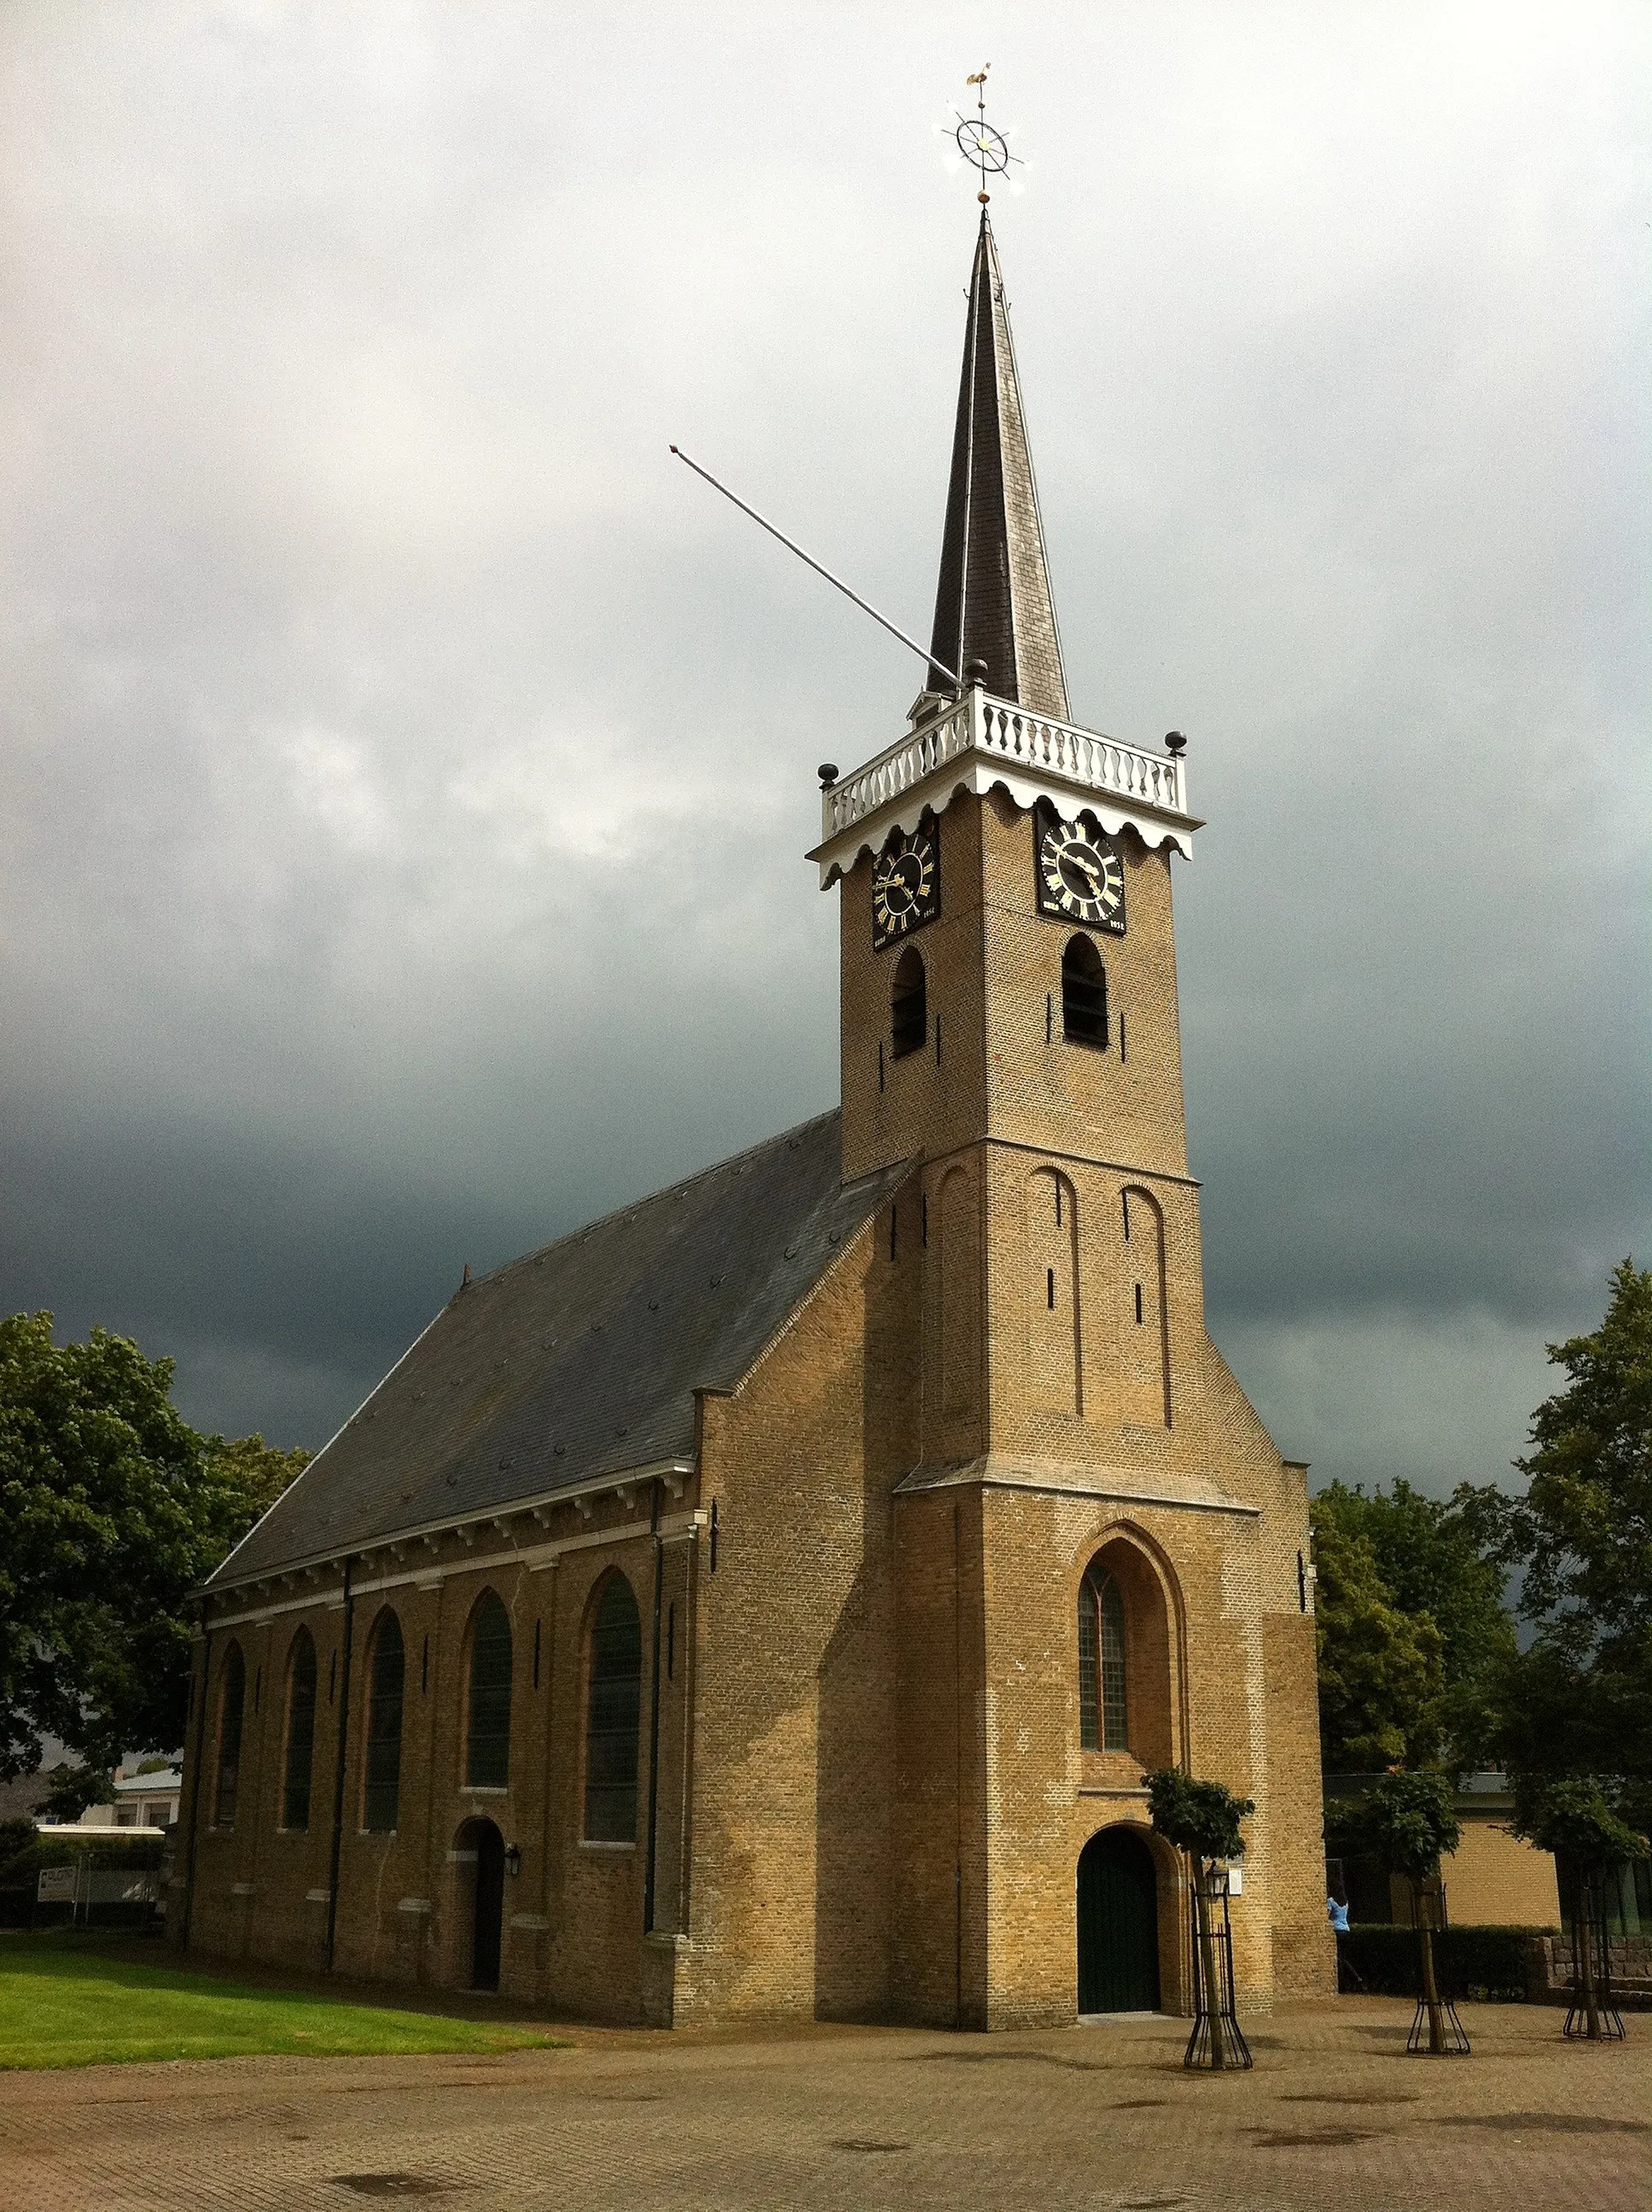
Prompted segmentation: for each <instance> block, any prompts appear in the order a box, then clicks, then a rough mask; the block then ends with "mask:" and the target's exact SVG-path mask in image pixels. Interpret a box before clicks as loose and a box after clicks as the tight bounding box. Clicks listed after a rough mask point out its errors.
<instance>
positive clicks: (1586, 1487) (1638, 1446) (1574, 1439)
mask: <svg viewBox="0 0 1652 2212" xmlns="http://www.w3.org/2000/svg"><path fill="white" fill-rule="evenodd" d="M1549 1358H1550V1359H1551V1361H1552V1363H1553V1364H1555V1365H1556V1366H1558V1367H1563V1368H1564V1370H1566V1374H1567V1376H1568V1378H1569V1379H1568V1381H1567V1383H1566V1385H1565V1387H1564V1389H1560V1390H1558V1391H1557V1392H1556V1393H1555V1395H1553V1396H1552V1397H1551V1398H1548V1399H1546V1401H1544V1403H1543V1404H1542V1405H1541V1406H1540V1407H1538V1409H1537V1411H1536V1413H1534V1415H1533V1417H1532V1426H1531V1440H1532V1444H1533V1449H1532V1451H1531V1452H1530V1453H1529V1455H1527V1457H1526V1458H1524V1459H1521V1460H1519V1461H1517V1462H1515V1464H1516V1466H1517V1467H1518V1468H1520V1469H1521V1473H1522V1474H1525V1475H1527V1478H1528V1482H1527V1490H1526V1493H1525V1495H1524V1496H1523V1497H1521V1498H1513V1499H1509V1500H1506V1501H1504V1503H1503V1509H1502V1512H1501V1516H1500V1520H1501V1526H1500V1530H1499V1535H1500V1541H1501V1546H1502V1551H1503V1557H1504V1559H1505V1560H1506V1561H1507V1562H1508V1563H1509V1564H1510V1565H1518V1566H1519V1567H1520V1568H1521V1570H1522V1571H1523V1583H1522V1588H1521V1601H1520V1609H1521V1613H1523V1614H1525V1615H1526V1617H1527V1619H1528V1620H1532V1621H1533V1622H1534V1623H1535V1624H1536V1626H1537V1630H1538V1633H1537V1637H1536V1638H1535V1641H1534V1643H1533V1644H1532V1646H1531V1648H1530V1649H1529V1650H1527V1651H1526V1652H1524V1653H1523V1654H1521V1656H1519V1657H1518V1658H1517V1659H1515V1660H1513V1661H1511V1662H1510V1663H1509V1665H1508V1667H1507V1668H1505V1670H1504V1689H1503V1699H1504V1723H1503V1747H1504V1755H1505V1759H1506V1761H1507V1763H1508V1765H1509V1767H1510V1769H1511V1770H1512V1771H1514V1772H1515V1774H1516V1776H1517V1777H1518V1776H1522V1775H1524V1776H1531V1777H1534V1778H1538V1779H1549V1780H1553V1779H1558V1778H1564V1777H1567V1776H1575V1777H1582V1776H1589V1775H1609V1776H1613V1777H1615V1778H1617V1781H1616V1784H1614V1786H1615V1787H1616V1788H1617V1790H1619V1796H1620V1797H1621V1800H1622V1802H1623V1803H1624V1804H1625V1806H1626V1807H1629V1808H1635V1811H1636V1818H1637V1823H1638V1824H1639V1825H1645V1822H1646V1819H1647V1815H1648V1812H1649V1808H1652V1273H1649V1272H1647V1271H1645V1270H1643V1269H1637V1267H1635V1265H1634V1263H1633V1261H1630V1260H1625V1261H1623V1262H1622V1263H1621V1265H1620V1266H1619V1267H1615V1268H1614V1269H1613V1274H1612V1293H1611V1297H1610V1299H1609V1302H1608V1304H1607V1307H1606V1316H1605V1318H1604V1320H1603V1321H1602V1322H1601V1324H1600V1328H1598V1329H1596V1330H1594V1332H1593V1333H1592V1334H1589V1335H1587V1336H1577V1337H1573V1338H1571V1339H1570V1340H1569V1341H1568V1342H1566V1343H1564V1344H1552V1345H1551V1346H1549Z"/></svg>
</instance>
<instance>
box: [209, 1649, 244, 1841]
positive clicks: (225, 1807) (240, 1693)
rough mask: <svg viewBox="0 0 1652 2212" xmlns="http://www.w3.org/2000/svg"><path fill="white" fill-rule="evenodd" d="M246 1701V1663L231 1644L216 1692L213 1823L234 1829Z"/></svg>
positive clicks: (239, 1652)
mask: <svg viewBox="0 0 1652 2212" xmlns="http://www.w3.org/2000/svg"><path fill="white" fill-rule="evenodd" d="M245 1705H246V1661H245V1660H244V1659H243V1658H242V1657H241V1647H240V1644H231V1645H230V1647H229V1649H228V1651H227V1652H226V1653H225V1654H224V1680H223V1687H222V1689H221V1690H220V1691H219V1692H218V1776H217V1787H216V1790H215V1791H214V1792H213V1800H212V1825H213V1826H214V1827H215V1828H233V1827H234V1825H235V1797H236V1793H237V1790H239V1787H240V1773H241V1714H242V1711H243V1708H244V1707H245Z"/></svg>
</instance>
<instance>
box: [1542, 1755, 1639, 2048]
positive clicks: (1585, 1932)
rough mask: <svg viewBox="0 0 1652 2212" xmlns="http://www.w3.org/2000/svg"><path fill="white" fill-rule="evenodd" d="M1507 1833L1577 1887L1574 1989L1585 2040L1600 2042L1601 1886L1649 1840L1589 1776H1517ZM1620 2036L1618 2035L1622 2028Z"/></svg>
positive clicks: (1601, 2029) (1575, 1902)
mask: <svg viewBox="0 0 1652 2212" xmlns="http://www.w3.org/2000/svg"><path fill="white" fill-rule="evenodd" d="M1511 1832H1512V1833H1513V1834H1515V1835H1516V1836H1524V1837H1525V1838H1527V1841H1528V1842H1530V1843H1534V1844H1536V1845H1537V1847H1538V1849H1539V1850H1540V1851H1552V1852H1553V1854H1554V1856H1555V1859H1556V1861H1557V1863H1558V1864H1559V1866H1560V1867H1562V1868H1563V1869H1565V1870H1566V1871H1567V1872H1568V1873H1569V1874H1570V1875H1571V1877H1572V1879H1573V1881H1574V1882H1575V1884H1576V1890H1575V1893H1574V1903H1573V1910H1572V1953H1573V1957H1574V1959H1575V1960H1576V1974H1577V1979H1576V1983H1575V1984H1574V1987H1575V1988H1576V1989H1577V1990H1579V1992H1580V1994H1581V1995H1582V2000H1583V2016H1584V2020H1585V2022H1586V2024H1587V2025H1586V2033H1587V2034H1588V2039H1589V2041H1590V2042H1591V2043H1598V2042H1599V2041H1600V2039H1601V2036H1602V2033H1603V2027H1602V2022H1601V2017H1600V2010H1601V2008H1600V1984H1599V1981H1598V1979H1597V1976H1596V1964H1597V1962H1596V1958H1595V1914H1596V1911H1598V1909H1599V1901H1600V1881H1601V1880H1602V1878H1603V1877H1604V1875H1605V1874H1606V1869H1607V1868H1608V1867H1609V1866H1611V1865H1612V1864H1613V1863H1614V1862H1622V1861H1625V1860H1628V1859H1643V1858H1644V1857H1646V1856H1647V1850H1648V1844H1647V1839H1646V1838H1645V1837H1644V1836H1643V1835H1637V1833H1636V1832H1635V1830H1634V1829H1633V1828H1631V1826H1629V1824H1628V1822H1627V1821H1626V1820H1623V1819H1622V1818H1621V1817H1620V1816H1619V1810H1618V1808H1617V1806H1615V1805H1614V1804H1613V1802H1612V1800H1611V1798H1610V1797H1609V1796H1608V1795H1607V1792H1606V1789H1605V1787H1604V1786H1603V1785H1602V1784H1601V1783H1600V1781H1599V1780H1598V1779H1597V1778H1594V1777H1592V1776H1591V1777H1589V1778H1587V1779H1583V1778H1577V1779H1573V1780H1570V1781H1562V1782H1540V1781H1539V1780H1537V1779H1536V1778H1534V1777H1533V1776H1530V1775H1523V1776H1521V1778H1520V1780H1519V1782H1518V1784H1516V1788H1515V1818H1514V1820H1513V1822H1512V1824H1511ZM1618 2032H1619V2033H1621V2032H1622V2031H1621V2027H1619V2031H1618Z"/></svg>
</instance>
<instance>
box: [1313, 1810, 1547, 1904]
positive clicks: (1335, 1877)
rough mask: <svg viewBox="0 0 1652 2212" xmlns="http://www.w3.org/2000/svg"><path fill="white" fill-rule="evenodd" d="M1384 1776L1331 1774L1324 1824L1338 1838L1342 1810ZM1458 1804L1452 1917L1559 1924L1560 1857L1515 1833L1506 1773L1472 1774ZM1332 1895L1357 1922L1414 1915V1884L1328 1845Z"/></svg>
mask: <svg viewBox="0 0 1652 2212" xmlns="http://www.w3.org/2000/svg"><path fill="white" fill-rule="evenodd" d="M1381 1780H1382V1776H1381V1775H1378V1774H1327V1776H1326V1778H1325V1815H1326V1818H1325V1825H1326V1830H1327V1838H1331V1839H1333V1844H1334V1839H1335V1838H1336V1835H1337V1826H1338V1823H1337V1817H1336V1816H1337V1813H1338V1811H1339V1809H1341V1810H1343V1811H1344V1812H1345V1810H1346V1808H1347V1807H1348V1806H1349V1805H1350V1804H1351V1802H1352V1801H1354V1800H1356V1799H1357V1798H1359V1797H1363V1796H1364V1794H1365V1792H1366V1791H1367V1790H1370V1788H1371V1787H1372V1786H1373V1785H1374V1784H1376V1783H1377V1782H1380V1781H1381ZM1455 1811H1456V1814H1457V1818H1458V1820H1459V1821H1460V1822H1461V1826H1462V1838H1461V1841H1460V1843H1459V1844H1458V1845H1457V1848H1456V1850H1455V1851H1452V1852H1450V1853H1449V1855H1448V1856H1447V1857H1444V1858H1442V1860H1441V1862H1440V1874H1441V1878H1442V1881H1443V1882H1444V1884H1445V1894H1446V1914H1447V1917H1448V1919H1449V1920H1450V1921H1451V1922H1452V1923H1455V1925H1456V1926H1458V1927H1473V1928H1558V1926H1559V1924H1560V1890H1559V1881H1558V1875H1557V1872H1556V1869H1555V1862H1554V1856H1553V1854H1552V1852H1550V1851H1540V1850H1538V1848H1537V1846H1536V1844H1528V1843H1527V1841H1526V1840H1525V1838H1523V1837H1521V1836H1516V1835H1515V1834H1514V1833H1513V1832H1512V1828H1511V1824H1512V1822H1513V1820H1514V1814H1515V1801H1514V1796H1513V1795H1512V1792H1511V1790H1510V1789H1509V1778H1508V1776H1507V1775H1506V1774H1494V1773H1485V1774H1469V1775H1465V1776H1464V1777H1463V1778H1462V1780H1461V1782H1460V1784H1458V1787H1457V1790H1456V1795H1455ZM1326 1883H1327V1893H1329V1894H1330V1895H1332V1896H1334V1897H1338V1898H1340V1899H1342V1901H1343V1902H1344V1903H1345V1904H1346V1905H1348V1907H1349V1917H1350V1918H1351V1919H1353V1920H1356V1921H1363V1922H1365V1923H1379V1924H1380V1923H1383V1922H1395V1923H1404V1922H1407V1921H1409V1920H1410V1918H1411V1887H1410V1885H1409V1883H1408V1882H1407V1881H1406V1880H1405V1878H1404V1877H1403V1876H1402V1875H1389V1874H1388V1872H1387V1871H1386V1870H1385V1869H1384V1868H1383V1867H1382V1863H1381V1862H1380V1861H1379V1860H1378V1859H1377V1858H1376V1857H1375V1855H1374V1854H1372V1853H1370V1852H1367V1851H1361V1850H1357V1849H1351V1848H1349V1846H1348V1844H1347V1843H1346V1842H1345V1841H1344V1842H1343V1844H1342V1847H1341V1849H1340V1850H1338V1849H1335V1848H1334V1847H1332V1848H1329V1849H1328V1850H1327V1858H1326Z"/></svg>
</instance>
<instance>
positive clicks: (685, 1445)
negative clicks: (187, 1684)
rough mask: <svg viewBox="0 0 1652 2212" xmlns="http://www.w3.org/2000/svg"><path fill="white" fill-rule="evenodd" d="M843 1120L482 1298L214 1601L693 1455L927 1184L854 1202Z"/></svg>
mask: <svg viewBox="0 0 1652 2212" xmlns="http://www.w3.org/2000/svg"><path fill="white" fill-rule="evenodd" d="M906 1172H907V1170H906V1168H905V1166H904V1165H900V1166H896V1167H891V1168H887V1169H884V1170H881V1171H880V1172H879V1173H878V1174H877V1175H873V1176H866V1177H865V1178H864V1179H863V1180H861V1181H860V1182H855V1183H852V1184H850V1185H849V1186H847V1188H845V1187H844V1185H843V1184H842V1183H841V1180H840V1177H841V1115H840V1114H839V1113H838V1112H836V1111H835V1110H834V1111H833V1112H831V1113H829V1114H823V1115H820V1117H819V1118H818V1119H817V1120H816V1121H805V1122H804V1123H802V1124H801V1126H800V1127H798V1128H795V1129H791V1130H787V1131H785V1132H784V1133H782V1134H780V1136H778V1137H771V1138H770V1139H768V1142H767V1143H766V1144H762V1145H758V1146H755V1147H754V1148H753V1149H752V1150H751V1151H750V1152H741V1153H739V1154H738V1155H737V1156H736V1158H733V1159H732V1160H725V1161H723V1162H722V1163H721V1164H720V1165H719V1166H717V1167H714V1168H708V1169H707V1170H705V1171H704V1172H703V1173H702V1174H700V1175H696V1176H689V1179H688V1181H687V1182H680V1183H676V1184H674V1185H673V1186H672V1187H671V1188H670V1189H669V1190H663V1191H660V1192H659V1193H658V1194H656V1195H655V1196H654V1197H653V1198H647V1199H643V1200H641V1201H640V1202H639V1203H638V1204H636V1205H635V1206H626V1207H623V1209H622V1210H621V1211H620V1212H617V1213H610V1215H608V1216H607V1218H605V1219H604V1220H601V1221H597V1222H593V1223H592V1225H591V1226H590V1227H589V1228H588V1229H581V1230H576V1231H574V1234H573V1235H572V1236H569V1237H562V1239H561V1240H560V1241H559V1242H558V1243H555V1244H548V1245H546V1246H545V1247H544V1249H543V1250H542V1251H538V1252H531V1253H529V1254H528V1255H527V1256H526V1257H525V1259H521V1260H513V1261H511V1262H510V1263H509V1265H508V1266H507V1267H499V1268H496V1269H495V1271H494V1273H492V1274H489V1275H483V1276H481V1277H479V1278H477V1279H476V1280H475V1281H473V1282H471V1283H470V1284H467V1285H465V1288H464V1289H463V1290H461V1291H458V1292H456V1293H455V1295H454V1297H452V1299H451V1300H450V1301H449V1303H448V1304H446V1306H445V1307H443V1309H442V1310H441V1312H440V1313H439V1314H438V1315H437V1316H436V1318H435V1319H434V1321H433V1322H431V1323H430V1325H429V1327H428V1328H427V1329H426V1330H425V1332H424V1334H422V1336H421V1337H420V1338H419V1339H418V1340H417V1341H416V1343H415V1344H414V1345H413V1346H412V1347H411V1348H410V1350H409V1351H408V1352H405V1353H404V1355H403V1357H402V1358H401V1359H400V1361H399V1362H398V1364H397V1365H396V1366H395V1367H394V1368H392V1370H391V1372H390V1373H389V1374H388V1375H387V1376H386V1377H385V1379H384V1381H383V1382H382V1383H380V1385H379V1387H378V1389H376V1390H375V1391H374V1394H373V1395H372V1396H371V1397H370V1398H369V1399H368V1400H367V1403H366V1404H365V1405H364V1406H363V1407H362V1408H361V1411H360V1413H357V1414H355V1417H354V1418H353V1419H351V1420H350V1421H349V1422H347V1423H346V1425H345V1426H344V1427H343V1429H341V1430H340V1431H339V1432H338V1434H337V1436H336V1437H334V1438H333V1439H332V1441H331V1443H329V1444H328V1445H327V1447H326V1449H325V1450H324V1451H322V1452H319V1454H318V1455H317V1456H316V1457H315V1458H314V1459H313V1461H312V1462H311V1463H310V1465H309V1466H308V1467H307V1468H306V1469H305V1471H304V1473H303V1474H301V1476H300V1477H299V1479H298V1480H297V1481H296V1482H295V1483H294V1484H293V1486H292V1487H291V1488H290V1489H289V1490H288V1492H286V1493H285V1495H284V1496H283V1497H282V1498H280V1499H279V1500H278V1501H277V1502H276V1504H275V1505H274V1506H272V1507H271V1509H270V1511H269V1512H268V1513H267V1514H266V1515H265V1516H264V1519H263V1520H262V1521H260V1522H258V1526H257V1528H254V1529H253V1530H252V1533H251V1534H249V1535H248V1536H247V1537H246V1539H245V1540H244V1541H243V1542H242V1543H241V1544H240V1547H239V1548H238V1549H237V1550H236V1551H234V1553H231V1555H230V1557H229V1558H228V1559H227V1560H226V1561H225V1562H224V1564H223V1565H222V1566H221V1567H220V1568H219V1569H218V1571H217V1572H216V1575H214V1576H213V1577H212V1578H211V1584H218V1585H223V1584H229V1583H239V1582H244V1581H246V1580H247V1579H249V1578H250V1577H256V1576H262V1575H269V1574H271V1573H275V1572H278V1571H280V1570H282V1568H285V1567H290V1566H295V1565H298V1564H299V1563H301V1562H304V1561H310V1560H314V1559H321V1558H325V1557H336V1556H337V1555H338V1554H339V1553H343V1552H347V1551H353V1550H355V1549H357V1548H358V1547H364V1546H367V1545H372V1544H378V1543H382V1542H385V1541H387V1540H388V1539H390V1538H391V1537H392V1536H394V1535H396V1534H398V1533H401V1532H404V1531H406V1530H409V1529H416V1528H429V1527H432V1526H434V1525H438V1524H440V1523H442V1522H452V1521H455V1520H461V1519H464V1518H466V1517H469V1516H475V1515H478V1514H481V1513H485V1512H487V1511H489V1510H498V1509H502V1508H504V1507H507V1506H509V1505H513V1504H515V1505H519V1504H522V1503H524V1502H525V1501H528V1500H530V1499H531V1500H534V1501H538V1499H540V1498H546V1497H548V1496H550V1495H553V1494H555V1493H556V1492H558V1491H562V1490H572V1489H575V1488H577V1487H579V1486H581V1485H583V1484H586V1483H589V1482H591V1481H592V1480H594V1479H599V1478H600V1477H602V1476H604V1475H606V1474H623V1473H625V1472H626V1471H627V1470H628V1469H630V1468H645V1467H647V1466H650V1465H653V1464H657V1463H659V1462H662V1461H664V1462H669V1461H671V1460H672V1459H678V1458H686V1457H689V1455H691V1454H692V1452H693V1449H694V1442H695V1408H694V1393H695V1389H732V1387H733V1386H734V1385H735V1384H736V1383H738V1382H739V1381H740V1379H741V1377H742V1376H744V1374H745V1373H746V1372H747V1371H748V1370H749V1369H750V1367H751V1365H752V1364H753V1362H754V1361H755V1360H756V1358H757V1356H758V1354H759V1353H760V1352H762V1349H763V1347H764V1346H765V1345H767V1344H768V1341H769V1340H770V1339H771V1338H772V1337H773V1336H774V1334H775V1333H776V1331H777V1330H778V1329H779V1328H780V1326H781V1325H782V1323H783V1322H785V1321H786V1319H787V1316H788V1315H790V1314H791V1313H792V1312H793V1311H794V1310H795V1309H796V1308H797V1306H798V1305H799V1303H800V1302H801V1301H802V1299H803V1298H804V1297H806V1296H807V1294H808V1292H809V1291H811V1289H812V1288H813V1287H814V1285H816V1284H817V1282H818V1281H819V1280H820V1279H821V1278H822V1276H823V1275H824V1274H825V1273H826V1271H827V1269H828V1268H829V1267H830V1266H831V1264H832V1262H833V1261H834V1260H835V1259H836V1258H837V1256H838V1255H839V1254H840V1252H841V1250H842V1248H843V1246H844V1245H845V1244H846V1243H847V1242H848V1240H849V1239H850V1238H851V1237H853V1235H854V1233H855V1231H857V1230H859V1228H860V1227H861V1226H862V1225H864V1224H865V1222H866V1220H867V1219H868V1218H870V1217H871V1216H872V1214H873V1213H874V1212H876V1211H877V1209H878V1206H880V1205H881V1204H882V1203H883V1202H884V1200H885V1199H886V1198H887V1196H888V1195H889V1194H890V1191H892V1190H893V1189H894V1188H896V1185H897V1184H898V1183H899V1182H901V1180H902V1177H903V1176H904V1175H905V1174H906ZM211 1584H210V1585H209V1587H210V1586H211Z"/></svg>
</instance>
